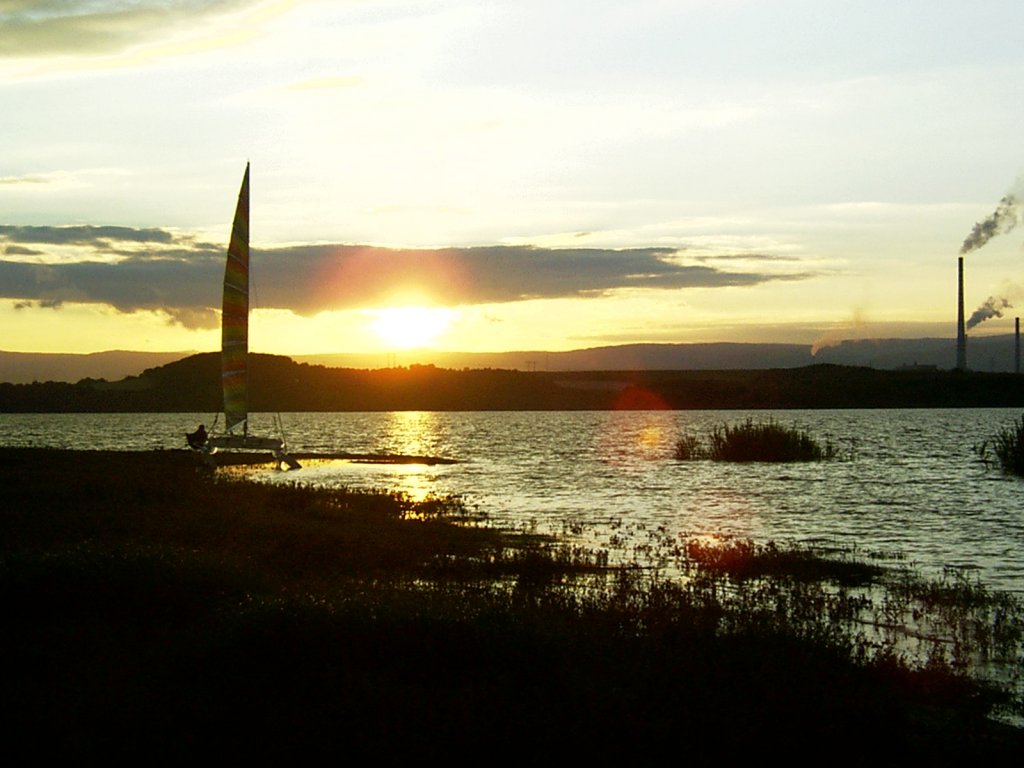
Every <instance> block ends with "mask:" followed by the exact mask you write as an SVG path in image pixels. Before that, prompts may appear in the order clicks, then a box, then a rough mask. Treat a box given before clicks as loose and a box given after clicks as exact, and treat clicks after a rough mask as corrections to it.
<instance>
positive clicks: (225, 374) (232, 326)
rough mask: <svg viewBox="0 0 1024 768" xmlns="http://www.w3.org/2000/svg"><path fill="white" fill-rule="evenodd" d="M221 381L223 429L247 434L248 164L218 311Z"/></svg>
mask: <svg viewBox="0 0 1024 768" xmlns="http://www.w3.org/2000/svg"><path fill="white" fill-rule="evenodd" d="M220 328H221V383H222V385H223V388H224V428H225V429H226V430H228V431H230V430H231V429H233V428H234V427H235V425H237V424H239V423H241V424H242V428H243V431H244V434H246V435H248V433H249V422H248V416H249V406H248V356H249V164H248V163H246V164H245V176H244V177H243V178H242V187H241V189H239V191H238V205H237V206H236V207H235V220H234V223H233V224H232V226H231V242H230V243H229V244H228V258H227V263H226V264H225V266H224V303H223V307H222V310H221V319H220Z"/></svg>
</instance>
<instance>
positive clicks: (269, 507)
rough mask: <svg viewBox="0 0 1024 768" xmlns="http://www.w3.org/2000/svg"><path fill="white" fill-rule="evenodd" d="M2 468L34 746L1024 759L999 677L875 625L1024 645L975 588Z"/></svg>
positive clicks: (152, 465) (4, 570) (14, 691)
mask: <svg viewBox="0 0 1024 768" xmlns="http://www.w3.org/2000/svg"><path fill="white" fill-rule="evenodd" d="M0 484H2V486H3V487H4V488H5V489H6V493H7V495H6V499H5V504H4V507H3V515H2V518H0V522H2V530H0V534H2V536H0V605H2V606H3V610H4V631H3V633H2V634H0V674H2V675H3V679H4V688H3V694H2V699H0V722H3V723H4V725H5V727H6V733H7V743H8V746H9V747H11V748H30V749H32V750H33V754H35V755H37V756H44V755H45V754H46V753H47V752H49V751H54V752H64V753H65V754H67V755H69V754H74V755H76V757H81V756H82V755H89V754H103V755H104V756H106V757H109V756H113V755H119V756H120V755H124V756H127V755H133V756H139V755H149V756H154V755H159V756H160V757H161V758H166V757H168V756H172V755H173V756H184V755H194V754H196V753H197V750H202V752H203V753H204V754H213V753H221V754H230V755H232V756H233V757H236V758H237V757H238V756H240V755H245V756H258V757H260V758H262V759H269V758H280V759H294V758H296V757H302V756H305V757H310V756H314V755H315V756H317V757H323V756H333V757H336V758H348V759H352V758H356V759H358V758H369V757H373V758H380V757H381V756H388V755H394V754H396V753H403V754H406V755H409V756H413V755H415V756H416V757H417V758H418V759H423V758H425V757H427V756H431V757H433V756H441V755H444V756H447V757H449V758H451V757H453V756H462V757H470V756H472V757H479V756H480V755H481V754H488V753H490V752H492V751H493V750H495V749H500V750H501V751H502V752H503V753H504V754H506V755H512V756H520V757H531V758H535V757H536V755H537V754H548V755H550V754H562V755H566V756H570V755H571V756H573V757H574V758H581V757H582V758H586V759H595V758H601V759H607V758H609V757H621V758H624V759H625V758H632V759H636V758H637V757H640V758H648V757H649V758H652V759H653V758H656V757H660V756H663V755H664V750H665V749H666V748H669V747H678V746H679V745H680V744H681V743H685V744H687V745H688V746H687V750H688V754H690V755H698V754H703V753H711V754H719V755H720V754H721V750H722V749H723V748H724V747H723V745H728V748H729V749H739V748H758V749H762V750H768V751H778V750H782V749H786V750H790V751H791V750H794V749H796V750H799V751H803V750H806V751H808V752H809V753H810V752H811V751H812V750H817V749H821V748H830V747H831V748H834V745H835V744H837V743H844V744H845V743H855V744H857V745H858V747H859V748H861V749H873V748H874V749H879V750H881V749H884V750H885V754H886V755H889V756H894V755H895V756H910V755H913V756H914V757H915V758H917V759H920V758H921V757H928V756H934V757H942V758H948V757H949V756H950V755H953V754H958V750H959V751H961V752H962V754H969V755H971V756H977V755H982V756H1007V755H1009V756H1014V755H1017V754H1018V752H1019V749H1020V747H1021V743H1022V742H1021V735H1020V731H1018V730H1015V729H1011V728H1002V727H999V726H998V725H996V724H994V723H993V722H992V721H991V720H989V719H988V717H987V715H988V714H989V713H991V712H992V711H994V709H995V708H996V707H997V706H999V705H1001V704H1003V703H1004V699H1005V695H1004V693H1003V691H1004V689H1000V688H998V687H994V686H993V685H991V684H989V683H987V682H984V681H978V680H976V679H975V678H974V677H972V675H971V674H970V673H969V670H968V667H967V666H959V665H958V664H957V663H954V659H955V658H958V657H957V656H956V655H955V654H953V653H947V654H946V655H945V657H943V656H942V655H940V654H939V653H935V654H933V655H932V656H931V657H930V658H929V659H927V660H926V661H924V662H920V663H919V662H915V661H914V660H913V659H912V658H911V657H910V656H909V655H908V654H905V653H904V652H903V651H902V649H901V648H900V647H899V646H898V645H897V643H896V642H895V641H893V642H887V641H886V640H885V638H881V637H876V636H872V635H870V634H866V633H865V632H861V631H859V629H858V628H861V627H869V628H870V627H871V626H872V624H871V622H874V623H876V624H882V623H885V622H891V623H892V624H893V625H895V624H896V623H897V621H898V617H899V616H903V617H904V618H905V617H906V616H907V615H909V616H910V617H911V618H914V617H916V616H917V614H919V613H920V611H921V610H923V609H922V607H921V606H925V607H928V610H932V608H930V607H929V606H940V605H941V606H950V605H952V606H960V607H961V608H963V610H964V611H966V613H963V614H954V613H944V612H943V611H946V610H947V609H946V608H943V609H941V610H939V609H938V608H935V609H934V610H933V614H934V617H935V618H934V626H933V627H932V629H931V630H930V631H932V632H935V633H940V632H941V631H945V629H946V628H948V627H947V625H948V624H949V623H950V622H953V623H954V624H956V625H957V626H961V625H962V626H965V627H968V628H970V631H966V630H965V632H964V633H963V639H962V641H961V642H962V643H963V645H964V649H965V654H964V655H963V658H967V657H968V656H970V653H969V652H966V651H967V649H968V646H970V647H971V648H974V649H977V648H978V647H980V646H979V643H988V642H989V640H988V639H987V638H989V637H992V638H994V637H995V636H996V635H1000V636H1001V637H1003V640H1002V641H1001V642H1002V643H1003V644H1002V646H1001V650H1000V651H999V652H998V653H1000V654H1003V655H1004V656H1006V657H1009V658H1012V657H1013V655H1014V654H1015V653H1016V654H1018V658H1019V653H1020V639H1019V638H1020V632H1019V630H1020V620H1021V619H1020V617H1021V609H1020V605H1019V603H1016V602H1014V601H1013V600H1007V601H1006V602H1004V603H999V602H993V601H992V600H991V599H990V597H988V596H987V595H986V593H985V592H984V590H981V589H980V588H977V587H975V586H973V585H971V586H970V588H965V587H962V586H959V585H957V584H952V585H951V587H950V588H949V589H947V588H945V587H943V586H941V585H939V586H937V587H922V586H914V585H913V583H912V580H910V579H907V580H906V586H902V585H901V586H900V589H901V590H903V591H897V592H895V593H894V594H893V596H892V598H891V600H890V602H888V603H881V602H879V598H877V597H876V595H875V594H874V593H872V592H871V591H870V590H871V589H873V588H874V587H872V586H871V585H867V586H865V585H864V582H865V580H871V579H875V578H876V577H878V579H877V581H876V583H877V584H880V585H881V588H882V589H883V590H884V589H885V588H886V587H885V580H884V578H882V577H881V576H880V575H879V573H878V572H877V571H876V570H875V569H874V567H873V566H857V565H852V564H849V563H843V562H839V561H837V560H836V558H824V557H821V556H820V555H816V554H815V553H814V552H812V551H810V550H800V549H796V550H794V551H787V548H784V547H776V546H774V545H765V546H760V545H755V544H753V543H752V542H747V541H738V540H727V539H722V540H719V541H717V542H716V541H710V540H701V541H698V542H695V543H693V544H692V545H691V544H688V543H685V542H684V543H679V544H677V545H676V549H675V550H674V551H673V553H672V554H673V555H674V556H675V557H676V558H677V559H678V561H679V569H680V576H679V578H675V577H674V578H667V577H665V576H664V575H663V572H662V571H661V569H657V568H643V567H638V566H628V565H623V566H610V565H609V564H608V556H607V553H602V552H590V551H588V550H587V549H585V548H583V547H578V546H576V547H573V546H568V545H564V544H562V543H560V542H558V541H557V540H555V539H552V538H551V537H546V536H538V535H524V534H514V535H513V534H509V533H507V532H503V531H499V530H494V529H491V528H488V527H486V526H482V525H477V524H474V523H472V522H470V523H467V522H466V521H465V520H464V519H462V518H463V517H464V516H463V515H462V514H461V512H460V511H459V504H458V502H457V500H453V499H449V500H447V501H445V503H443V504H437V505H434V504H426V505H425V506H420V505H421V504H422V502H415V501H411V500H410V499H408V498H407V497H402V496H400V495H399V496H396V495H394V494H388V493H382V492H372V493H363V492H360V491H351V490H339V491H329V490H325V489H319V490H318V489H310V488H304V487H301V486H294V487H287V486H285V487H278V486H273V485H260V484H255V483H247V482H239V481H235V480H224V479H219V478H218V477H217V476H216V475H210V474H209V473H206V472H203V471H200V470H199V469H198V468H197V467H196V466H195V465H194V463H193V462H192V461H191V457H190V456H188V454H185V453H184V452H182V453H179V452H153V453H140V454H102V453H92V452H82V453H72V452H61V451H30V450H10V449H0ZM929 590H930V591H929ZM880 606H881V607H884V608H885V609H887V610H889V611H890V613H889V614H887V615H886V616H885V617H884V622H883V620H882V619H881V618H879V616H880V614H879V610H880ZM986 612H987V613H986ZM978 621H980V622H981V623H980V624H978V623H977V622H978ZM972 622H973V623H972ZM986 628H987V629H986ZM986 633H987V634H986ZM1015 643H1016V645H1015ZM943 647H944V648H945V647H951V646H946V645H944V646H943ZM993 647H994V646H993ZM990 655H995V652H994V651H993V652H991V654H990Z"/></svg>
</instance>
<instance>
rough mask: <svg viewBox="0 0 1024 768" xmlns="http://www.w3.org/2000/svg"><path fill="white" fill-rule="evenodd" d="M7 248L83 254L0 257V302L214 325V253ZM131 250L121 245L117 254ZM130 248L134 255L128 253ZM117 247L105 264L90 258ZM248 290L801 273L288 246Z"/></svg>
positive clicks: (279, 300)
mask: <svg viewBox="0 0 1024 768" xmlns="http://www.w3.org/2000/svg"><path fill="white" fill-rule="evenodd" d="M4 241H6V242H7V243H8V245H7V252H8V253H10V252H11V250H10V249H12V248H14V249H21V248H24V246H23V245H22V243H31V244H34V245H37V246H46V245H50V246H54V247H59V246H63V245H68V244H74V245H76V246H87V247H89V248H91V249H92V251H93V253H94V254H95V256H87V257H86V258H84V259H80V260H76V261H68V260H66V259H65V260H63V261H59V260H58V261H53V260H50V261H47V262H46V263H39V262H38V261H36V262H32V263H28V262H25V261H14V260H0V297H2V298H7V299H13V300H16V301H21V302H24V301H33V302H51V303H52V302H87V303H102V304H108V305H110V306H112V307H114V308H116V309H117V310H119V311H122V312H133V311H138V310H153V311H161V312H164V313H165V314H167V316H168V318H169V319H170V320H171V321H172V322H176V323H180V324H182V325H186V326H189V327H209V326H211V325H215V324H216V315H215V314H214V310H215V309H216V308H218V307H219V305H220V292H221V281H222V277H223V271H224V249H223V247H222V246H214V245H211V244H209V243H201V242H197V241H195V240H194V239H191V238H189V237H185V236H180V235H177V234H175V233H173V232H170V231H168V230H163V229H132V228H128V227H97V226H79V227H13V226H0V244H2V243H4ZM126 244H127V245H130V246H131V248H128V247H120V246H126ZM133 249H134V250H133ZM111 251H117V252H118V253H120V254H121V255H122V258H120V260H118V261H117V262H116V263H112V262H110V261H109V260H103V259H102V258H101V256H103V255H105V254H108V253H109V252H111ZM251 259H252V263H253V282H254V286H255V291H254V294H255V296H256V297H257V298H258V305H259V306H260V307H262V308H266V309H271V308H279V309H288V310H291V311H293V312H295V313H297V314H300V315H314V314H317V313H319V312H322V311H325V310H336V309H346V308H370V307H375V306H382V305H388V304H394V303H398V302H406V301H408V297H409V296H411V295H415V296H417V297H419V298H418V300H419V301H432V302H433V303H435V304H439V305H447V306H456V305H472V304H490V303H503V302H515V301H523V300H528V299H553V298H591V297H598V296H604V295H607V294H609V293H612V292H614V291H621V290H629V289H644V290H663V291H671V290H682V289H686V288H723V287H734V286H753V285H758V284H761V283H766V282H770V281H775V280H799V279H805V278H807V277H810V276H811V275H810V274H808V273H800V274H791V273H790V274H775V273H771V272H753V271H729V270H726V269H719V268H716V267H714V266H709V265H706V264H688V263H683V262H681V261H680V259H679V251H677V250H676V249H672V248H629V249H600V248H564V249H557V248H539V247H534V246H487V247H475V248H441V249H396V248H380V247H374V246H362V245H341V244H338V245H330V244H327V245H323V244H316V245H294V246H287V247H277V248H265V249H254V250H253V251H252V254H251Z"/></svg>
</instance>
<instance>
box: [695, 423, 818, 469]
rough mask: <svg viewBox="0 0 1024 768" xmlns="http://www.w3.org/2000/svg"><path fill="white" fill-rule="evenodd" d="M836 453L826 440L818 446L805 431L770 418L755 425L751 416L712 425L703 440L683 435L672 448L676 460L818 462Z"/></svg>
mask: <svg viewBox="0 0 1024 768" xmlns="http://www.w3.org/2000/svg"><path fill="white" fill-rule="evenodd" d="M836 455H837V451H836V449H835V447H834V446H833V445H832V444H831V443H830V442H826V444H825V445H824V446H822V445H821V444H819V443H818V442H817V441H816V440H815V439H814V438H812V437H811V436H810V435H809V434H808V433H807V432H806V431H805V430H800V429H797V428H795V427H786V426H783V425H781V424H779V423H777V422H775V421H772V420H769V421H768V423H767V424H755V423H754V421H753V420H752V419H747V421H745V422H743V423H742V424H738V425H734V426H730V425H728V424H724V425H720V426H716V427H715V428H714V429H713V431H712V432H711V434H710V435H709V436H708V437H707V438H706V439H705V440H701V439H700V438H699V437H697V436H695V435H690V434H684V435H683V436H682V437H680V438H679V440H678V441H677V443H676V451H675V457H676V459H678V460H680V461H695V460H698V459H711V460H712V461H735V462H748V461H766V462H792V461H822V460H828V459H834V458H836Z"/></svg>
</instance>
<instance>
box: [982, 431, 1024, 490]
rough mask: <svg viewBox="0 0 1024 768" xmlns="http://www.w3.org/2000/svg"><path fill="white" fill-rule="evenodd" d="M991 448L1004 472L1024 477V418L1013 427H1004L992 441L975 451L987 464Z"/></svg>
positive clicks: (986, 442)
mask: <svg viewBox="0 0 1024 768" xmlns="http://www.w3.org/2000/svg"><path fill="white" fill-rule="evenodd" d="M989 446H991V448H992V452H993V453H994V454H995V456H996V460H997V461H998V462H999V466H1000V467H1002V469H1003V471H1004V472H1006V473H1008V474H1012V475H1017V476H1018V477H1024V416H1021V418H1020V421H1018V422H1016V423H1014V424H1013V425H1012V426H1009V427H1003V428H1002V429H1001V430H999V432H997V433H996V435H995V436H994V437H993V438H992V439H991V440H990V441H985V442H984V443H982V444H981V445H980V446H978V447H977V448H976V449H975V452H976V453H977V454H978V456H979V457H980V458H981V459H982V460H983V461H986V462H987V461H988V450H989Z"/></svg>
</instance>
